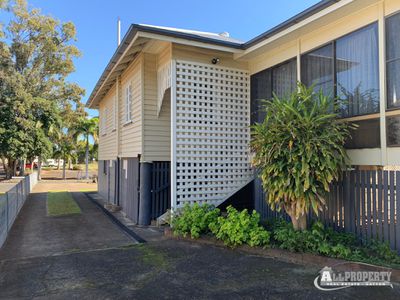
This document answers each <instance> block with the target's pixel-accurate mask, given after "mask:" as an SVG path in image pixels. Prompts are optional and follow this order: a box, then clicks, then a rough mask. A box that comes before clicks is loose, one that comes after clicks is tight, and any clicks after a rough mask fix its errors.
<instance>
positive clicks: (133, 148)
mask: <svg viewBox="0 0 400 300" xmlns="http://www.w3.org/2000/svg"><path fill="white" fill-rule="evenodd" d="M142 59H143V56H142V55H140V56H138V57H137V58H136V59H135V60H134V61H133V62H132V63H131V65H130V66H129V67H128V69H127V70H126V71H125V72H124V73H123V74H122V75H121V85H120V93H119V94H120V95H119V107H120V113H119V122H120V151H119V155H120V156H121V157H137V156H138V155H139V154H141V153H142V119H143V118H142V99H143V95H142V84H143V80H142ZM129 84H131V86H132V103H131V112H132V113H131V116H132V118H131V122H129V123H127V122H126V120H125V114H126V107H125V89H126V87H128V86H129Z"/></svg>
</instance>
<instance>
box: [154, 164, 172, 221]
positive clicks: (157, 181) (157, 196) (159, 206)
mask: <svg viewBox="0 0 400 300" xmlns="http://www.w3.org/2000/svg"><path fill="white" fill-rule="evenodd" d="M151 191H152V196H151V202H152V203H151V218H152V219H153V220H154V219H156V218H158V217H159V216H161V215H162V214H163V213H165V212H166V211H167V209H169V208H170V207H171V178H170V162H167V161H159V162H153V172H152V186H151Z"/></svg>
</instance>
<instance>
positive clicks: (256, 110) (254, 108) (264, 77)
mask: <svg viewBox="0 0 400 300" xmlns="http://www.w3.org/2000/svg"><path fill="white" fill-rule="evenodd" d="M250 84H251V124H254V123H256V122H262V120H264V117H265V112H264V111H263V109H262V105H263V103H262V102H263V100H265V99H271V97H272V81H271V71H270V70H264V71H261V72H259V73H257V74H255V75H253V76H251V83H250Z"/></svg>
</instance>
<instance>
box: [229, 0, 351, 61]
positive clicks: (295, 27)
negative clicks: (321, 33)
mask: <svg viewBox="0 0 400 300" xmlns="http://www.w3.org/2000/svg"><path fill="white" fill-rule="evenodd" d="M353 2H354V0H342V1H339V2H337V3H335V4H333V5H331V6H329V7H327V8H325V9H324V10H321V11H320V12H318V13H316V14H314V15H312V16H310V17H308V18H307V19H304V20H303V21H301V22H299V23H297V24H295V25H293V26H291V27H289V28H287V29H285V30H283V31H281V32H279V33H277V34H275V35H273V36H271V37H270V38H268V39H266V40H263V41H261V42H259V43H258V44H256V45H254V46H252V47H250V48H248V49H246V50H244V51H242V52H237V53H235V54H234V59H240V58H241V57H243V56H245V55H247V54H250V53H251V52H253V51H255V50H257V49H259V48H261V47H263V46H265V45H268V44H270V43H272V42H274V41H276V40H278V39H280V38H282V37H284V36H285V35H288V34H289V33H291V32H293V31H296V30H298V29H300V28H301V27H304V26H306V25H308V24H310V23H311V22H314V21H316V20H318V19H320V18H322V17H324V16H326V15H328V14H330V13H332V12H334V11H335V10H338V9H339V8H342V7H344V6H346V5H348V4H350V3H353Z"/></svg>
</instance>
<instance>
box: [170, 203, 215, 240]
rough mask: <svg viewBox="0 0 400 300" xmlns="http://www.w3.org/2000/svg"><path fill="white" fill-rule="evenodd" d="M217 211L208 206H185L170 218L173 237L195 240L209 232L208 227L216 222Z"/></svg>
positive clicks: (196, 204)
mask: <svg viewBox="0 0 400 300" xmlns="http://www.w3.org/2000/svg"><path fill="white" fill-rule="evenodd" d="M218 215H219V209H218V208H215V207H214V206H212V205H209V204H203V205H199V204H198V203H195V204H193V205H192V206H190V205H189V204H185V206H184V207H183V208H182V210H181V211H179V212H178V214H177V215H175V216H174V217H173V218H172V227H173V230H174V234H175V235H182V236H184V237H186V236H187V235H190V236H191V238H193V239H197V238H199V237H200V235H201V234H205V233H208V232H209V225H210V224H211V223H214V222H216V220H217V218H218Z"/></svg>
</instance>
